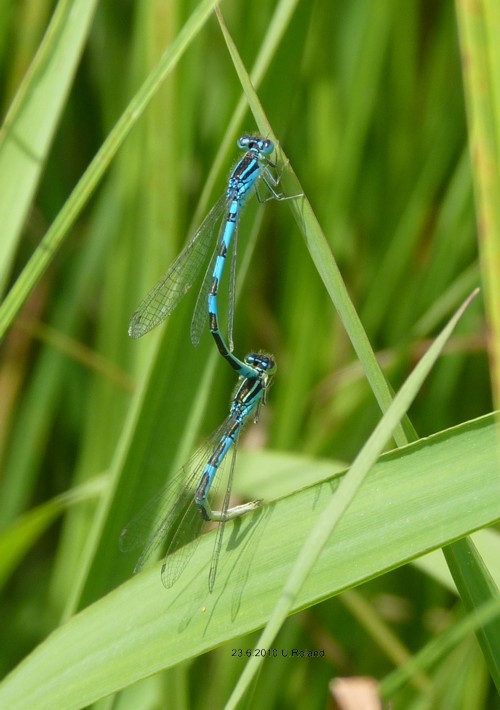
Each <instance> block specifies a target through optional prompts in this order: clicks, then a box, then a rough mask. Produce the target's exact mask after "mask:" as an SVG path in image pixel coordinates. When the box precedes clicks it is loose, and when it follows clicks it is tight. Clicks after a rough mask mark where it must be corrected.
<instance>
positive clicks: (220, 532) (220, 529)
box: [208, 427, 242, 592]
mask: <svg viewBox="0 0 500 710" xmlns="http://www.w3.org/2000/svg"><path fill="white" fill-rule="evenodd" d="M241 429H242V427H240V429H239V431H238V435H237V436H236V437H235V440H234V444H233V447H232V448H233V451H232V456H231V466H230V468H229V476H228V479H227V485H226V493H225V495H224V501H223V503H222V508H221V512H222V519H221V520H220V522H219V524H218V525H217V532H216V534H215V540H214V551H213V552H212V562H211V564H210V572H209V574H208V589H209V591H210V592H212V591H213V589H214V585H215V578H216V576H217V568H218V566H219V557H220V551H221V549H222V540H223V537H224V528H225V525H226V520H227V517H226V516H227V509H228V508H229V501H230V500H231V490H232V487H233V476H234V467H235V464H236V452H237V450H238V439H239V438H240V432H241ZM226 458H227V456H226Z"/></svg>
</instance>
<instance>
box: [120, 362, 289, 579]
mask: <svg viewBox="0 0 500 710" xmlns="http://www.w3.org/2000/svg"><path fill="white" fill-rule="evenodd" d="M245 363H246V365H247V366H248V367H249V368H250V369H251V371H252V376H251V377H248V378H247V377H240V380H239V382H238V385H237V387H236V390H235V392H234V394H233V398H232V401H231V406H230V410H229V416H228V417H227V418H226V419H225V421H224V422H223V424H222V425H221V426H220V427H219V428H218V429H217V430H216V431H215V432H214V434H213V435H212V436H211V437H210V439H209V440H208V441H207V442H206V444H205V445H204V446H202V447H201V448H200V449H199V450H198V451H197V452H196V453H195V454H194V456H193V457H192V458H191V460H190V461H189V462H188V463H187V464H186V465H185V466H183V468H182V469H181V470H180V471H179V473H178V474H177V475H176V476H175V477H174V478H173V480H172V481H171V482H169V483H168V484H167V486H166V487H165V488H164V489H163V490H162V491H161V492H160V494H159V495H157V496H156V497H155V498H154V499H153V500H152V501H151V502H150V503H149V504H148V505H147V506H146V508H145V509H144V510H143V511H142V512H141V513H139V514H138V515H137V517H136V518H134V519H133V520H132V521H131V522H130V523H129V524H128V525H127V526H126V527H125V528H124V530H123V532H122V534H121V536H120V547H121V549H122V550H124V551H125V550H130V549H133V548H136V547H139V546H140V545H141V544H143V543H144V538H145V532H146V531H149V530H150V528H151V523H152V521H154V520H156V521H158V520H159V521H160V522H159V524H158V525H157V527H156V529H155V531H154V532H153V534H152V535H151V536H150V537H149V539H147V537H146V539H147V542H146V546H145V548H144V551H143V553H142V555H141V556H140V558H139V561H138V562H137V564H136V566H135V569H134V572H138V571H139V570H140V569H142V567H143V566H144V564H145V563H146V561H147V560H148V559H149V558H150V557H151V555H152V554H153V552H154V551H155V550H157V549H158V547H159V546H160V545H161V544H162V543H163V542H164V541H165V540H167V551H166V556H165V560H164V562H163V566H162V569H161V578H162V581H163V584H164V585H165V587H167V588H170V587H172V586H173V585H174V584H175V582H176V581H177V580H178V578H179V577H180V575H181V574H182V572H183V571H184V569H185V568H186V566H187V564H188V562H189V560H190V559H191V557H192V555H193V553H194V551H195V549H196V544H197V541H198V540H199V533H200V530H201V528H202V526H203V523H204V522H205V521H215V522H218V527H217V532H216V534H215V540H214V549H213V555H212V563H211V566H210V572H209V578H208V587H209V590H210V592H211V591H212V590H213V588H214V583H215V577H216V574H217V565H218V560H219V554H220V550H221V547H222V539H223V533H224V524H225V522H226V521H227V520H231V519H233V518H236V517H238V516H240V515H243V514H245V513H247V512H249V511H251V510H255V509H256V508H258V507H259V505H260V503H261V501H259V500H254V501H251V502H249V503H243V504H242V505H237V506H235V507H233V508H230V507H229V501H230V496H231V484H232V480H233V474H234V465H235V457H236V449H237V443H238V438H239V436H240V433H241V431H242V429H243V427H244V426H245V424H246V423H247V422H248V421H249V420H250V419H251V417H252V416H253V420H254V422H255V421H257V419H258V415H259V410H260V407H261V405H263V404H265V403H266V401H267V393H268V390H269V387H270V386H271V383H272V380H273V377H274V374H275V372H276V363H275V361H274V358H273V357H271V356H270V355H265V354H263V353H250V354H249V355H247V356H246V357H245ZM230 451H231V452H232V457H231V465H230V469H229V474H228V479H227V488H226V491H225V493H224V498H223V502H222V506H221V508H220V510H214V509H213V508H212V503H211V501H213V499H214V496H215V494H216V488H217V484H218V482H219V479H220V475H221V473H222V471H221V470H220V469H221V468H222V465H223V463H224V460H225V459H226V456H227V454H228V453H229V452H230ZM188 543H190V544H188Z"/></svg>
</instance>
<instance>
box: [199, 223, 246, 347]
mask: <svg viewBox="0 0 500 710" xmlns="http://www.w3.org/2000/svg"><path fill="white" fill-rule="evenodd" d="M239 221H240V220H239V217H238V219H237V220H236V223H235V225H234V232H233V236H232V239H231V243H232V256H231V273H230V280H229V310H228V316H227V331H228V338H229V352H232V351H233V317H234V300H235V286H236V248H237V243H238V227H239ZM225 227H226V223H225V222H223V223H222V224H221V227H220V230H219V237H218V239H217V247H216V249H215V251H214V253H213V256H212V258H211V259H210V264H209V265H208V268H207V270H206V272H205V276H204V278H203V286H202V287H201V289H200V292H199V294H198V300H197V301H196V307H195V309H194V314H193V320H192V321H191V342H192V343H193V345H194V346H197V345H199V343H200V339H201V335H202V332H203V327H204V325H205V321H206V319H207V313H208V292H209V291H210V287H211V285H212V279H213V273H214V268H215V262H216V260H217V256H218V254H219V251H220V247H221V244H222V240H223V238H224V230H225ZM230 248H231V246H230ZM228 258H229V257H228V256H226V259H228ZM222 276H223V274H221V278H220V281H219V293H220V288H221V282H222ZM217 320H218V322H219V327H220V313H217Z"/></svg>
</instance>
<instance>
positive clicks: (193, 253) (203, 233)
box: [128, 195, 227, 338]
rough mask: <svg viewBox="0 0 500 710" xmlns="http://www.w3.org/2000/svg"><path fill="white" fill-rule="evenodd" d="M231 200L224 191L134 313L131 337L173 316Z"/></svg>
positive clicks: (211, 244)
mask: <svg viewBox="0 0 500 710" xmlns="http://www.w3.org/2000/svg"><path fill="white" fill-rule="evenodd" d="M226 204H227V197H226V196H225V195H223V196H222V197H221V198H220V199H219V200H218V201H217V202H216V203H215V205H214V206H213V207H212V209H211V210H210V212H209V213H208V214H207V216H206V217H205V219H204V220H203V222H202V223H201V225H200V227H199V228H198V230H197V232H196V234H195V235H194V237H193V238H192V239H191V241H190V242H189V243H188V244H187V245H186V246H185V247H184V249H183V250H182V251H181V253H180V254H179V256H178V257H177V259H176V260H175V261H174V263H173V264H172V265H171V266H170V268H169V269H168V271H167V273H166V274H165V275H164V276H163V277H162V278H161V279H160V280H159V281H158V283H157V284H156V285H155V286H154V287H153V288H152V289H151V291H150V292H149V293H148V294H147V296H146V297H145V298H144V300H143V301H142V302H141V303H140V305H139V306H138V307H137V309H136V310H135V311H134V313H133V314H132V317H131V319H130V324H129V328H128V333H129V335H130V337H131V338H140V337H142V336H143V335H145V334H146V333H148V332H149V331H150V330H152V329H153V328H155V327H156V326H157V325H159V324H160V323H161V322H162V321H163V320H165V318H167V316H169V315H170V314H171V313H172V311H173V310H174V308H175V307H176V306H177V304H178V303H179V301H180V300H181V299H182V297H183V296H185V295H186V293H187V292H188V291H189V289H190V288H191V286H192V285H193V282H194V280H195V279H196V277H197V276H198V273H199V271H200V269H201V267H202V266H203V264H204V263H205V262H206V260H207V258H208V254H209V253H210V247H211V246H213V232H214V228H215V224H216V222H217V221H218V220H219V219H220V217H221V214H222V213H223V212H224V210H225V208H226Z"/></svg>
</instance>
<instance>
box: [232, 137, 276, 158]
mask: <svg viewBox="0 0 500 710" xmlns="http://www.w3.org/2000/svg"><path fill="white" fill-rule="evenodd" d="M237 146H238V148H241V149H242V150H254V151H256V152H258V153H264V154H265V155H270V153H272V152H273V150H274V143H273V142H272V141H271V140H269V138H261V136H241V137H240V138H238V140H237Z"/></svg>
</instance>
